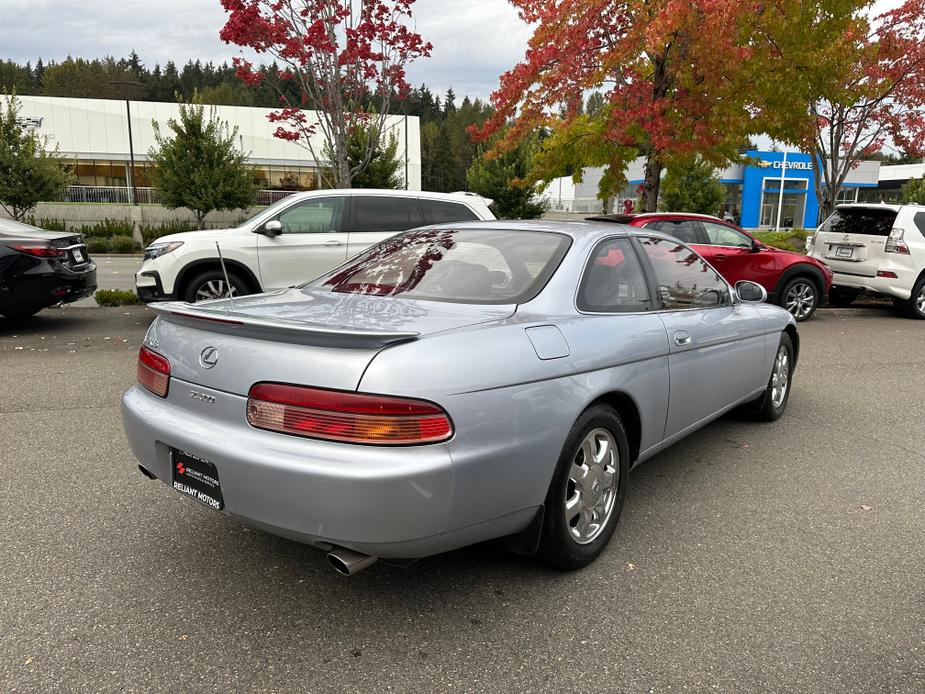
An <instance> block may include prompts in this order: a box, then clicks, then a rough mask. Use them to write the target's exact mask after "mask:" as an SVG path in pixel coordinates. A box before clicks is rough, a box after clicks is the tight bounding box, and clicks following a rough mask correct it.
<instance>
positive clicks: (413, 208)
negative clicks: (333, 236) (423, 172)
mask: <svg viewBox="0 0 925 694" xmlns="http://www.w3.org/2000/svg"><path fill="white" fill-rule="evenodd" d="M423 223H424V221H423V219H422V218H421V212H420V209H419V208H418V201H417V199H416V198H409V197H402V196H399V195H376V196H372V195H369V196H357V197H355V198H353V226H352V227H351V229H350V231H405V230H407V229H413V228H414V227H419V226H421V225H422V224H423Z"/></svg>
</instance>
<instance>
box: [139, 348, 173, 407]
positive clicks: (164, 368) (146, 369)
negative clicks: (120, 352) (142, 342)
mask: <svg viewBox="0 0 925 694" xmlns="http://www.w3.org/2000/svg"><path fill="white" fill-rule="evenodd" d="M138 382H139V383H140V384H141V385H143V386H144V387H145V388H147V389H148V390H150V391H151V392H152V393H154V394H155V395H160V396H161V397H162V398H166V397H167V388H168V387H169V386H170V362H169V361H167V358H166V357H162V356H161V355H160V354H158V353H157V352H153V351H151V350H150V349H148V348H147V347H142V348H141V349H140V350H138Z"/></svg>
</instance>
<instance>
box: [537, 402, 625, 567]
mask: <svg viewBox="0 0 925 694" xmlns="http://www.w3.org/2000/svg"><path fill="white" fill-rule="evenodd" d="M628 477H629V443H628V439H627V436H626V430H625V429H624V428H623V423H622V422H621V421H620V417H619V415H617V413H616V412H614V411H613V410H612V409H611V408H609V407H606V406H603V405H596V406H594V407H591V408H589V409H588V410H586V411H585V412H584V413H582V415H581V416H580V417H579V418H578V421H576V422H575V424H574V425H573V426H572V430H571V431H570V432H569V435H568V437H567V438H566V440H565V445H564V446H563V447H562V453H561V454H560V455H559V463H558V465H557V466H556V471H555V473H554V474H553V478H552V483H551V484H550V486H549V492H548V493H547V495H546V514H545V516H544V519H543V534H542V538H541V539H540V548H539V556H540V557H541V558H542V559H543V560H545V561H546V562H547V563H549V564H552V565H553V566H556V567H558V568H561V569H579V568H581V567H583V566H587V565H588V564H590V563H591V562H592V561H594V560H595V559H596V558H597V557H598V555H600V553H601V552H603V551H604V548H605V547H606V546H607V543H608V542H609V541H610V538H611V536H612V535H613V532H614V529H615V528H616V527H617V522H618V521H619V519H620V513H621V512H622V510H623V500H624V499H625V498H626V485H627V480H628Z"/></svg>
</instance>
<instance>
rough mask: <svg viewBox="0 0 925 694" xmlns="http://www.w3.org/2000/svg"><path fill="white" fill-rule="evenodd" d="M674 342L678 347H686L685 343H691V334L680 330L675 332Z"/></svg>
mask: <svg viewBox="0 0 925 694" xmlns="http://www.w3.org/2000/svg"><path fill="white" fill-rule="evenodd" d="M674 343H675V344H676V345H677V346H678V347H684V346H685V345H689V344H690V343H691V336H690V334H689V333H687V332H686V331H684V330H679V331H678V332H676V333H675V334H674Z"/></svg>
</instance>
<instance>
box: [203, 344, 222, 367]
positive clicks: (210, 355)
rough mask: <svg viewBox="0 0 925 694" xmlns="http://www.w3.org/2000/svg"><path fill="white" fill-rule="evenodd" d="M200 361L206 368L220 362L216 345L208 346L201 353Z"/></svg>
mask: <svg viewBox="0 0 925 694" xmlns="http://www.w3.org/2000/svg"><path fill="white" fill-rule="evenodd" d="M199 363H200V364H202V367H203V368H204V369H211V368H212V367H213V366H215V365H216V364H218V350H217V349H216V348H215V347H211V346H209V347H206V348H205V349H204V350H202V352H200V353H199Z"/></svg>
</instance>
